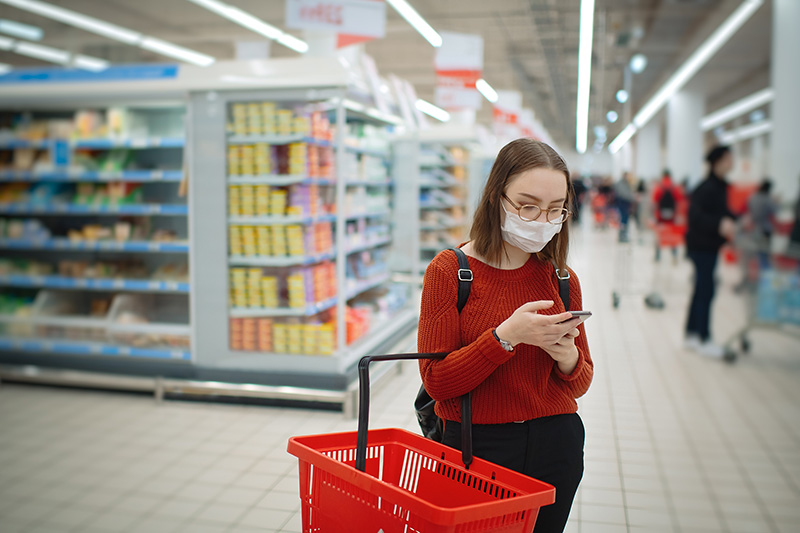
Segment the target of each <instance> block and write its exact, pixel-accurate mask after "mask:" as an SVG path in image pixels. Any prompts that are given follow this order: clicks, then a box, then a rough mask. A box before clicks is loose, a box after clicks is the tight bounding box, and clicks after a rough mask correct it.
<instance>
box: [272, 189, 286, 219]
mask: <svg viewBox="0 0 800 533" xmlns="http://www.w3.org/2000/svg"><path fill="white" fill-rule="evenodd" d="M269 197H270V212H271V213H272V214H273V216H283V215H284V214H285V213H286V191H285V190H283V189H273V190H272V191H270V195H269Z"/></svg>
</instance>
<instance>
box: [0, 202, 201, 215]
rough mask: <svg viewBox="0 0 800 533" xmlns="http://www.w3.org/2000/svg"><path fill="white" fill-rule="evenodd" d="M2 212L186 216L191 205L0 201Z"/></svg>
mask: <svg viewBox="0 0 800 533" xmlns="http://www.w3.org/2000/svg"><path fill="white" fill-rule="evenodd" d="M0 214H21V215H34V214H35V215H106V214H108V215H164V216H185V215H188V214H189V207H188V206H186V205H180V204H172V205H170V204H121V205H80V204H30V203H0Z"/></svg>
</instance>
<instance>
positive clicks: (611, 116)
mask: <svg viewBox="0 0 800 533" xmlns="http://www.w3.org/2000/svg"><path fill="white" fill-rule="evenodd" d="M618 118H619V114H617V112H616V111H609V112H608V113H606V120H608V121H609V122H610V123H612V124H613V123H615V122H616V121H617V119H618Z"/></svg>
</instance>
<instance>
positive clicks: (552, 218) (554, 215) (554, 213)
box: [503, 194, 569, 224]
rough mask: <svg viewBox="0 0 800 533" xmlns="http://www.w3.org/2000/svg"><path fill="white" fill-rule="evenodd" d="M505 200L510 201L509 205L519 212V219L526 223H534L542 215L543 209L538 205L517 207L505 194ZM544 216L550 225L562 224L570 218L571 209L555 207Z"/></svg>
mask: <svg viewBox="0 0 800 533" xmlns="http://www.w3.org/2000/svg"><path fill="white" fill-rule="evenodd" d="M503 198H505V199H506V200H508V203H510V204H511V206H512V207H513V208H514V209H516V210H517V214H518V215H519V218H521V219H522V220H524V221H525V222H533V221H534V220H536V219H537V218H539V216H540V215H541V214H542V208H541V207H539V206H538V205H517V204H515V203H514V202H512V201H511V199H510V198H509V197H508V196H506V195H505V194H504V195H503ZM544 216H545V219H547V222H549V223H550V224H561V223H562V222H564V221H565V220H567V218H568V217H569V209H567V208H566V207H554V208H553V209H548V210H546V211H545V215H544Z"/></svg>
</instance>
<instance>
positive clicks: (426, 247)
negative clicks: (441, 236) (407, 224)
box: [419, 244, 453, 252]
mask: <svg viewBox="0 0 800 533" xmlns="http://www.w3.org/2000/svg"><path fill="white" fill-rule="evenodd" d="M451 246H453V245H450V244H422V245H420V247H419V249H420V251H422V252H441V251H442V250H446V249H448V248H450V247H451Z"/></svg>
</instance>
